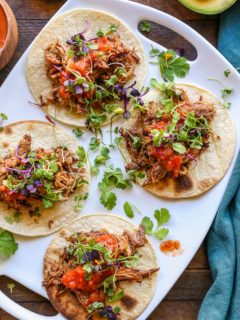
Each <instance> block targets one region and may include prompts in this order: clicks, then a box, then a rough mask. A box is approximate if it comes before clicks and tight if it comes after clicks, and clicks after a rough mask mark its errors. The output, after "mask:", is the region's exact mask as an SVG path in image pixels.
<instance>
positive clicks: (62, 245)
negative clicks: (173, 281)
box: [43, 214, 159, 320]
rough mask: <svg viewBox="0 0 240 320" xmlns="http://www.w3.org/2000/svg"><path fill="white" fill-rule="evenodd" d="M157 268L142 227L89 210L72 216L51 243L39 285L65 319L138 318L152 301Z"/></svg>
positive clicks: (113, 216)
mask: <svg viewBox="0 0 240 320" xmlns="http://www.w3.org/2000/svg"><path fill="white" fill-rule="evenodd" d="M158 270H159V268H158V266H157V262H156V257H155V253H154V250H153V248H152V246H151V244H150V243H149V241H148V240H147V239H146V237H145V231H144V229H143V227H142V226H140V227H139V228H138V229H136V228H135V227H134V225H132V224H131V223H130V222H128V221H126V220H125V219H122V218H121V217H119V216H116V215H109V214H93V215H86V216H83V217H81V218H79V219H77V220H75V221H74V222H72V223H71V224H70V225H69V226H67V227H65V228H64V229H62V230H61V231H59V233H58V234H57V235H56V237H55V239H54V240H53V241H52V242H51V244H50V246H49V248H48V249H47V252H46V254H45V258H44V270H43V274H44V282H43V285H44V286H45V288H46V291H47V294H48V297H49V299H50V301H51V302H52V304H53V306H54V307H55V308H56V310H57V311H59V312H60V313H62V314H63V315H64V316H65V317H66V318H67V319H69V320H86V319H92V320H93V319H112V320H117V319H121V320H127V319H136V318H137V317H138V315H139V314H141V313H142V311H143V310H144V309H145V308H146V306H147V305H148V304H149V302H150V301H151V298H152V296H153V294H154V290H155V284H156V277H157V271H158Z"/></svg>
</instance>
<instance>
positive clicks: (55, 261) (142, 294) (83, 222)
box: [43, 214, 157, 320]
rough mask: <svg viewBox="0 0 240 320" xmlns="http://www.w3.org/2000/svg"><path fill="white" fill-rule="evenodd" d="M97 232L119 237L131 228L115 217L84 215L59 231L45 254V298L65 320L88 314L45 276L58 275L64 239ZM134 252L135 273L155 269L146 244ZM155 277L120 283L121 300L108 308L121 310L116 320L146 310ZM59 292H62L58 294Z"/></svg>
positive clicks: (124, 319) (124, 318)
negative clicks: (122, 294) (138, 281)
mask: <svg viewBox="0 0 240 320" xmlns="http://www.w3.org/2000/svg"><path fill="white" fill-rule="evenodd" d="M100 229H106V230H108V231H109V232H111V233H112V234H115V235H117V236H120V235H122V233H123V231H127V232H133V231H134V226H133V225H132V224H131V223H130V222H128V221H126V220H125V219H122V218H121V217H118V216H116V215H109V214H93V215H86V216H83V217H81V218H79V219H77V220H75V221H74V222H72V223H71V224H70V225H69V226H67V227H65V228H64V229H62V230H61V231H59V233H58V234H57V235H56V237H55V238H54V240H53V241H52V242H51V244H50V246H49V247H48V249H47V252H46V254H45V258H44V268H43V275H44V283H45V287H46V290H47V294H48V297H49V299H50V301H51V302H52V304H53V306H54V307H55V308H56V310H57V311H59V312H60V313H62V314H63V315H64V316H65V317H66V318H67V319H69V320H86V319H87V318H88V316H89V314H88V313H87V312H86V311H85V310H84V308H83V306H82V305H81V304H80V302H79V301H78V299H77V297H76V295H75V294H74V293H72V292H71V290H69V289H67V290H66V288H65V290H64V289H63V286H60V285H59V282H58V281H56V280H55V281H54V280H51V278H49V275H50V274H51V275H52V276H54V275H56V274H57V273H58V272H59V263H60V261H61V260H60V256H61V255H62V254H63V252H64V248H65V247H66V246H68V245H69V242H67V240H66V238H68V237H70V236H71V235H72V234H74V233H77V232H79V233H80V232H92V231H96V230H100ZM138 252H139V255H140V261H139V263H138V264H137V268H138V269H139V270H148V269H152V268H157V262H156V257H155V253H154V250H153V248H152V246H151V244H150V243H149V242H148V241H147V242H146V243H145V245H144V246H142V247H141V248H139V249H138ZM156 277H157V274H156V273H152V274H151V275H150V276H149V277H146V278H144V279H143V280H142V282H141V283H137V282H136V281H121V282H120V286H121V288H122V289H124V297H122V299H121V300H119V301H116V302H113V303H110V305H111V306H112V307H113V308H114V307H115V306H120V307H121V312H120V318H121V319H122V320H127V319H136V318H137V317H138V316H139V315H140V314H141V313H142V311H143V310H144V309H145V308H146V306H147V305H148V304H149V302H150V301H151V299H152V296H153V294H154V290H155V284H156ZM47 283H48V285H47ZM61 290H63V291H62V292H61V293H60V291H61Z"/></svg>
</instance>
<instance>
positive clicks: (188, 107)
mask: <svg viewBox="0 0 240 320" xmlns="http://www.w3.org/2000/svg"><path fill="white" fill-rule="evenodd" d="M173 100H174V105H176V106H178V105H183V109H182V116H183V120H182V119H181V117H180V121H178V122H177V123H176V124H175V127H176V130H181V128H182V127H183V125H184V119H185V117H186V116H187V113H188V112H190V111H191V112H193V113H194V116H195V117H196V118H198V119H205V120H206V121H212V119H213V118H214V115H215V108H214V105H212V104H207V103H204V102H203V101H202V100H199V101H198V102H195V103H190V102H189V98H188V96H187V94H186V92H185V91H183V90H182V91H180V92H178V96H174V99H173ZM162 108H163V106H161V105H159V104H157V103H155V102H150V103H149V105H148V108H146V109H145V110H144V112H143V113H142V112H139V113H138V115H137V117H136V119H135V120H134V121H135V123H134V126H132V127H128V128H125V129H124V128H121V129H120V134H121V136H122V137H123V138H124V141H125V144H126V148H127V150H128V153H129V154H130V156H131V161H129V162H128V163H127V165H126V170H136V171H140V172H143V173H144V174H145V178H144V181H143V182H142V183H143V185H149V184H157V183H159V182H160V181H161V180H162V179H164V178H165V177H167V176H168V177H176V176H178V175H186V174H187V173H188V165H189V164H190V162H191V161H193V159H194V160H195V159H196V157H197V156H198V155H199V154H200V153H201V152H203V151H204V150H205V149H206V148H207V147H208V144H209V142H208V140H209V136H210V133H211V131H210V130H209V129H206V128H204V127H202V126H201V125H199V127H197V128H196V129H192V130H190V134H191V135H192V139H195V137H197V134H198V132H201V139H202V145H201V147H200V148H199V147H196V148H194V147H191V146H190V145H188V144H187V143H185V142H181V141H180V142H181V145H184V144H185V149H186V151H185V152H184V154H182V153H181V154H179V153H177V152H176V151H174V149H173V147H171V144H173V143H174V142H178V140H177V139H178V135H177V134H175V135H174V134H171V133H170V134H169V133H167V137H168V141H167V142H164V143H165V144H164V143H162V144H161V145H159V146H157V147H156V146H155V144H154V143H153V140H152V137H153V134H152V130H153V129H155V130H159V129H160V130H163V131H166V130H168V129H167V128H168V126H169V125H170V124H171V123H172V113H167V112H162V111H161V109H162ZM158 111H160V113H161V117H160V118H159V116H157V112H158ZM137 139H138V140H139V141H141V145H140V146H136V145H135V144H134V140H135V141H136V140H137ZM164 148H165V149H164ZM171 148H172V149H171ZM169 150H170V151H169ZM171 150H172V151H171ZM164 152H165V153H164ZM170 156H171V157H172V158H170ZM167 157H169V161H175V164H174V165H172V164H171V162H167V160H165V159H167ZM174 166H175V167H174ZM176 166H177V169H176ZM174 170H175V171H174Z"/></svg>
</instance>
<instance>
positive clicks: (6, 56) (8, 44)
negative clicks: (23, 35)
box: [0, 0, 18, 69]
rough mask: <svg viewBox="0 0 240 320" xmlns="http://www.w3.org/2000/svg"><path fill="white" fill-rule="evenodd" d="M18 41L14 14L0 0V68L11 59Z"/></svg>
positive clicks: (2, 0)
mask: <svg viewBox="0 0 240 320" xmlns="http://www.w3.org/2000/svg"><path fill="white" fill-rule="evenodd" d="M17 43H18V27H17V22H16V19H15V16H14V14H13V12H12V10H11V9H10V7H9V5H8V4H7V3H6V1H5V0H0V69H2V68H4V67H5V66H6V65H7V64H8V62H9V61H10V60H11V58H12V56H13V54H14V52H15V50H16V47H17Z"/></svg>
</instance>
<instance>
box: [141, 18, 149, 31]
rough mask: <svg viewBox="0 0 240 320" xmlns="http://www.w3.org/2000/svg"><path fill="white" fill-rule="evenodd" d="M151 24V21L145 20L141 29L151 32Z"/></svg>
mask: <svg viewBox="0 0 240 320" xmlns="http://www.w3.org/2000/svg"><path fill="white" fill-rule="evenodd" d="M151 28H152V27H151V24H150V22H149V21H147V20H143V21H142V22H141V23H140V30H141V31H142V32H150V31H151Z"/></svg>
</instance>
